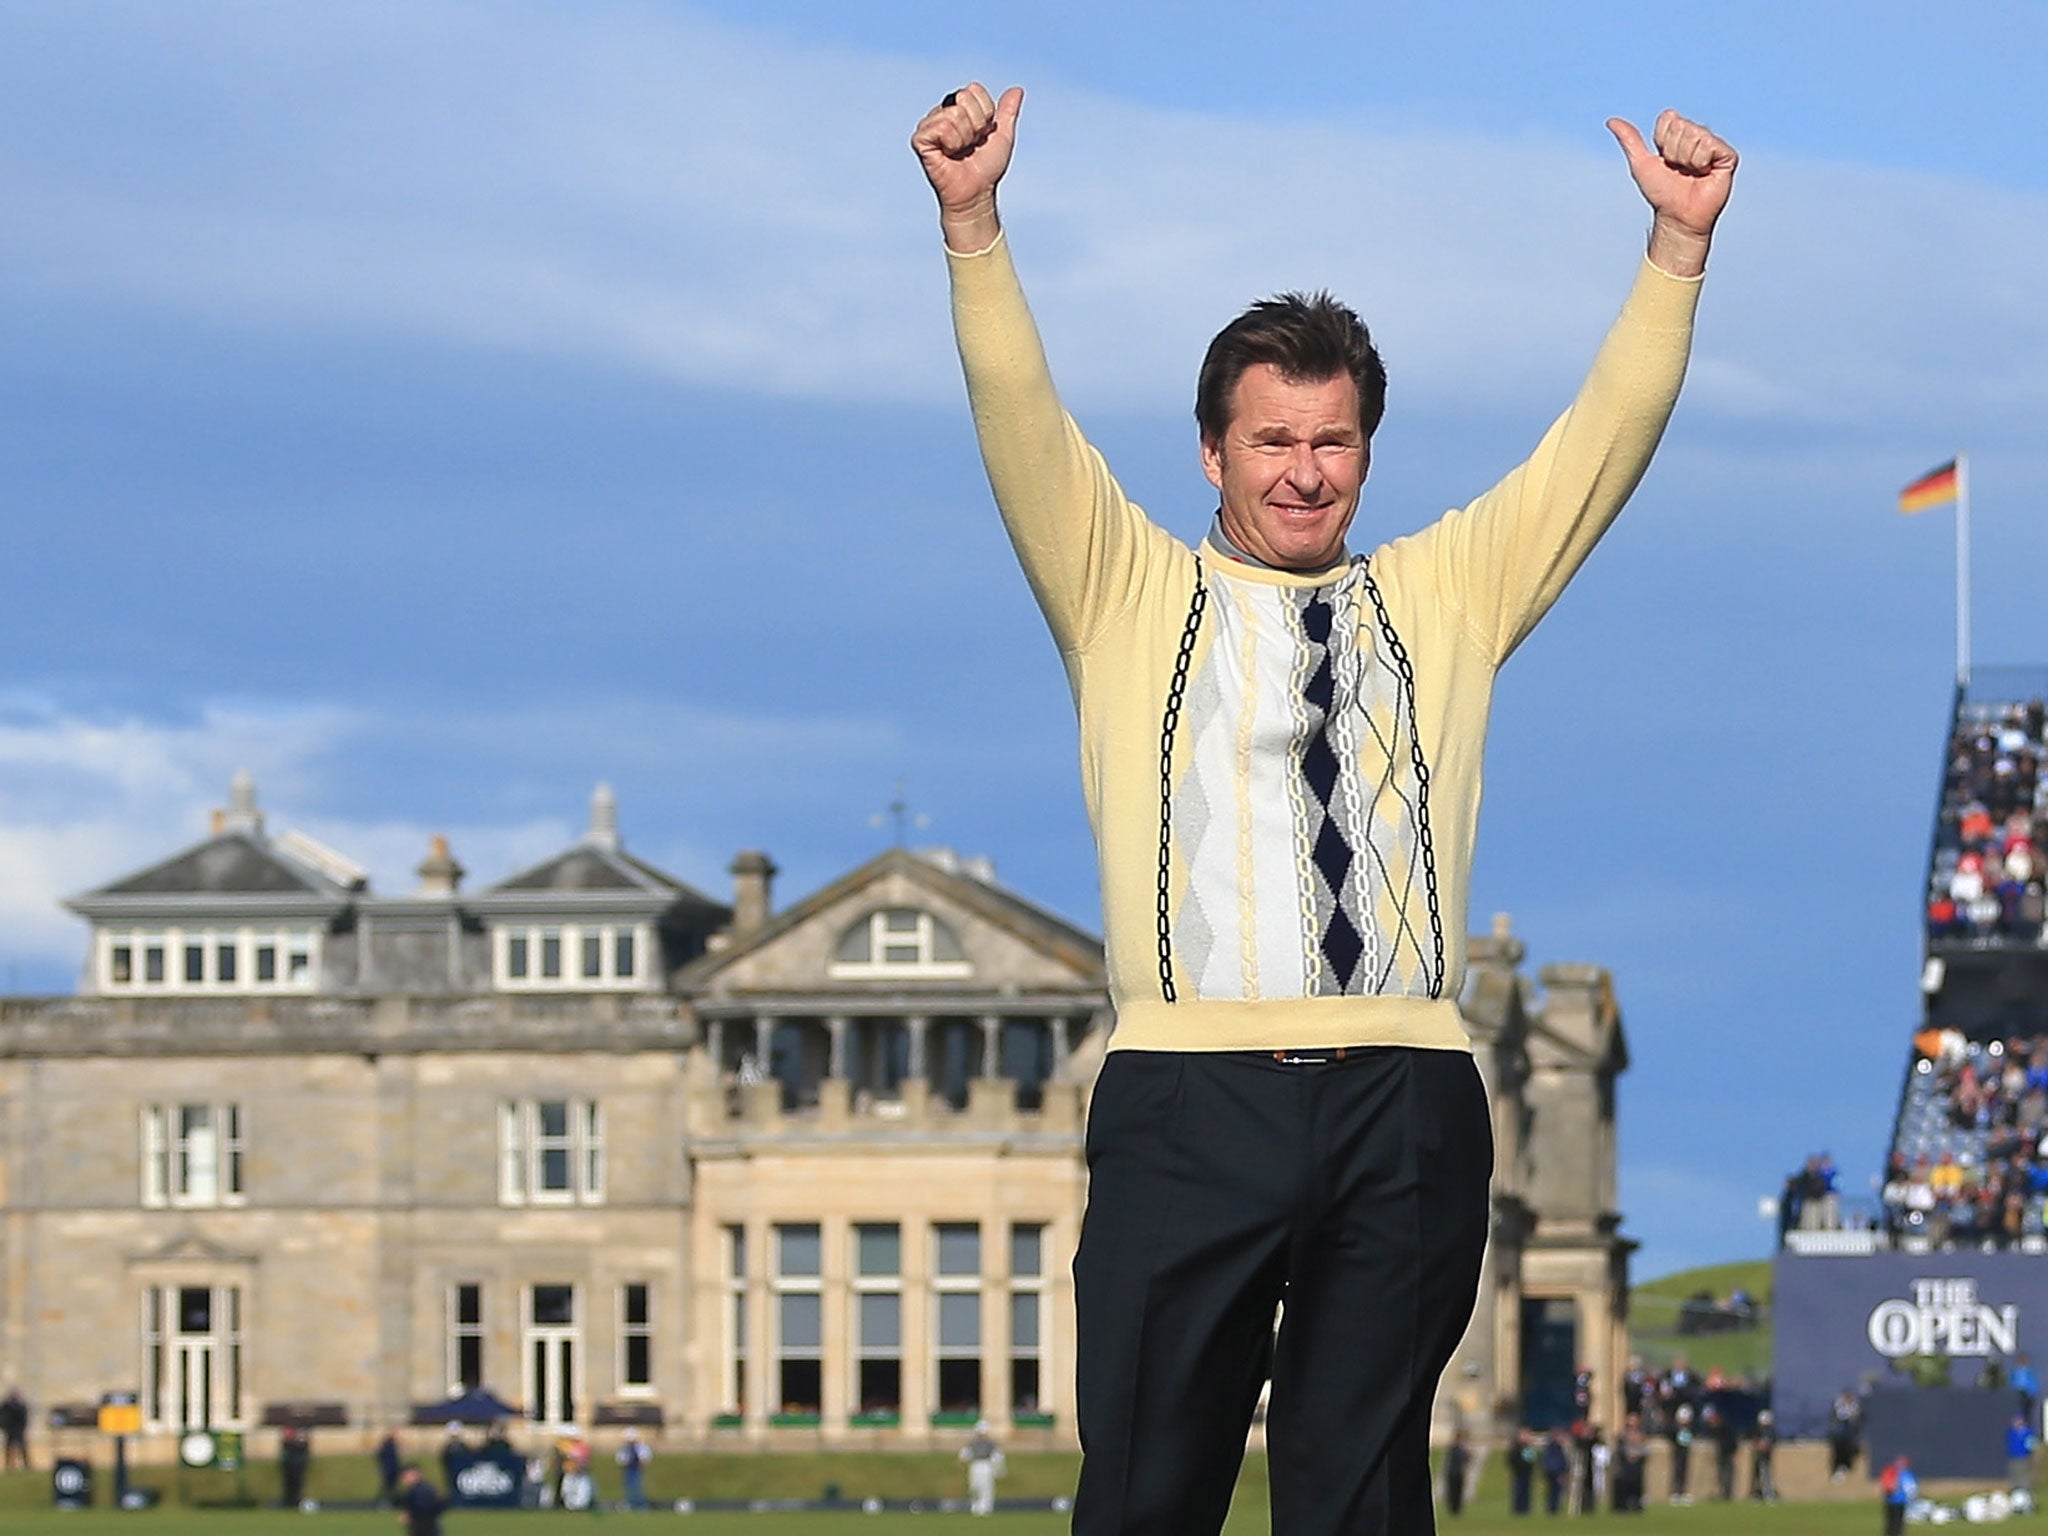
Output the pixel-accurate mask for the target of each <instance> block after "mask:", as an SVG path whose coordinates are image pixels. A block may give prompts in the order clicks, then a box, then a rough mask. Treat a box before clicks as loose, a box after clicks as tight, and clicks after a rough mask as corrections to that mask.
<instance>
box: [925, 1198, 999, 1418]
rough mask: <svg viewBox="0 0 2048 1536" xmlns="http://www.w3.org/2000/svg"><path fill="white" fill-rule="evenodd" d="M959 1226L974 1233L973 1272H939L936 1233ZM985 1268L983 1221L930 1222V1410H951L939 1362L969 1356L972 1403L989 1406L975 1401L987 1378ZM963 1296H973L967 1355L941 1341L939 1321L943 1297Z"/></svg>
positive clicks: (987, 1336) (986, 1258)
mask: <svg viewBox="0 0 2048 1536" xmlns="http://www.w3.org/2000/svg"><path fill="white" fill-rule="evenodd" d="M962 1227H965V1228H970V1229H972V1230H973V1232H974V1235H975V1236H974V1242H975V1247H974V1254H975V1259H976V1264H975V1272H974V1273H973V1274H971V1275H948V1274H943V1273H941V1272H940V1269H939V1243H940V1233H942V1232H944V1231H945V1230H947V1229H948V1228H962ZM987 1268H988V1232H987V1230H986V1224H985V1223H983V1222H979V1221H935V1222H933V1223H932V1227H931V1277H932V1282H931V1283H932V1313H931V1319H932V1321H931V1347H932V1356H931V1361H932V1364H931V1404H932V1411H933V1412H935V1413H946V1412H950V1411H952V1410H950V1409H948V1407H947V1406H946V1403H945V1400H944V1397H943V1394H942V1393H941V1392H940V1390H939V1377H940V1370H941V1362H942V1361H946V1360H966V1359H970V1358H971V1359H973V1360H974V1361H975V1364H976V1376H975V1381H976V1385H975V1394H974V1395H975V1397H976V1399H977V1401H976V1404H975V1406H976V1407H977V1408H978V1409H980V1410H981V1411H982V1412H983V1413H984V1414H985V1413H987V1411H988V1408H989V1405H988V1404H987V1403H986V1402H982V1401H979V1399H980V1398H981V1397H982V1393H983V1388H984V1386H985V1385H986V1383H987V1381H988V1345H989V1334H990V1332H991V1330H990V1328H989V1316H988V1295H987V1287H986V1286H985V1284H984V1283H983V1280H982V1275H983V1272H984V1271H985V1270H986V1269H987ZM964 1295H972V1296H973V1297H975V1299H976V1304H975V1319H976V1327H975V1330H974V1332H975V1344H974V1353H973V1354H972V1355H971V1356H969V1355H967V1354H965V1353H962V1351H961V1350H960V1348H959V1346H958V1345H948V1344H946V1343H945V1342H944V1332H943V1328H942V1326H941V1320H940V1315H941V1313H942V1311H943V1310H944V1307H945V1300H944V1298H946V1297H947V1296H964Z"/></svg>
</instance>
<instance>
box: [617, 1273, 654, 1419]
mask: <svg viewBox="0 0 2048 1536" xmlns="http://www.w3.org/2000/svg"><path fill="white" fill-rule="evenodd" d="M635 1290H638V1291H639V1292H640V1297H641V1310H642V1314H643V1315H642V1320H641V1321H640V1322H637V1323H636V1322H634V1321H633V1320H632V1316H633V1314H632V1308H631V1307H629V1306H628V1305H627V1303H628V1302H629V1301H630V1300H631V1298H632V1293H633V1292H634V1291H635ZM618 1338H619V1350H618V1355H619V1358H618V1374H617V1376H616V1378H615V1379H616V1380H617V1383H618V1392H619V1396H620V1397H652V1396H654V1283H653V1282H652V1281H649V1280H622V1281H620V1282H619V1328H618ZM634 1339H643V1340H645V1341H646V1344H647V1375H646V1378H645V1379H644V1380H641V1381H634V1380H633V1379H632V1375H631V1370H630V1366H629V1365H628V1361H629V1360H630V1359H631V1358H632V1356H631V1351H630V1350H629V1348H628V1346H629V1345H630V1344H631V1343H632V1341H633V1340H634Z"/></svg>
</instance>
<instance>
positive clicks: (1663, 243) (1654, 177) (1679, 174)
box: [1607, 111, 1737, 277]
mask: <svg viewBox="0 0 2048 1536" xmlns="http://www.w3.org/2000/svg"><path fill="white" fill-rule="evenodd" d="M1607 131H1608V132H1609V133H1612V134H1613V135H1614V138H1615V141H1616V142H1617V143H1618V144H1620V145H1621V151H1622V153H1623V154H1625V155H1627V156H1628V170H1629V174H1630V175H1631V176H1633V177H1634V178H1635V183H1636V186H1637V187H1638V188H1640V189H1641V191H1642V194H1643V197H1644V200H1645V201H1647V202H1648V203H1649V205H1650V211H1651V212H1652V214H1654V215H1655V218H1654V220H1653V222H1652V224H1651V226H1650V259H1651V260H1652V261H1654V262H1656V263H1657V265H1658V266H1660V267H1663V268H1664V269H1665V270H1666V271H1667V272H1671V273H1674V274H1676V275H1677V276H1680V277H1692V276H1697V275H1698V274H1699V273H1700V272H1702V271H1704V270H1705V268H1706V263H1707V247H1708V245H1709V244H1710V243H1711V241H1712V240H1713V236H1714V223H1715V221H1716V220H1717V219H1719V218H1720V217H1721V210H1722V209H1723V208H1725V207H1727V206H1728V193H1729V191H1730V190H1731V189H1732V188H1733V186H1734V184H1735V166H1736V160H1737V156H1736V153H1735V151H1734V149H1733V148H1731V147H1730V146H1729V144H1728V142H1727V141H1726V140H1725V139H1722V138H1720V137H1718V136H1716V135H1715V134H1714V132H1713V131H1712V130H1711V129H1708V128H1705V127H1702V126H1701V125H1700V124H1698V123H1695V122H1690V121H1688V120H1687V119H1685V118H1682V117H1680V116H1679V115H1678V114H1677V113H1676V112H1670V111H1667V112H1663V113H1660V114H1659V115H1658V118H1657V125H1656V128H1655V130H1654V132H1655V135H1656V140H1657V144H1656V148H1654V149H1652V148H1651V147H1650V146H1649V145H1647V144H1645V143H1644V142H1643V136H1642V135H1641V134H1640V133H1638V132H1636V130H1635V127H1634V125H1632V124H1630V123H1628V122H1626V121H1624V120H1623V119H1621V118H1618V117H1610V118H1609V119H1608V120H1607Z"/></svg>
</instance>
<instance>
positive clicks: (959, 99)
mask: <svg viewBox="0 0 2048 1536" xmlns="http://www.w3.org/2000/svg"><path fill="white" fill-rule="evenodd" d="M949 103H950V104H949ZM1023 105H1024V91H1023V88H1022V87H1021V86H1015V85H1013V86H1011V87H1010V88H1009V89H1008V90H1007V91H1005V92H1003V98H1002V100H1001V101H997V100H995V99H994V98H992V97H991V96H990V95H989V93H988V91H987V89H986V88H984V87H983V86H982V85H981V84H980V83H979V82H977V83H975V84H973V85H966V86H962V87H961V88H960V89H959V90H957V91H954V92H952V93H951V94H950V95H949V96H948V97H947V98H946V101H945V102H942V103H940V104H939V105H938V106H936V107H933V108H932V109H931V111H929V112H927V113H925V115H924V117H923V118H922V120H920V121H919V123H918V125H917V127H916V128H915V129H914V130H913V131H912V132H911V135H910V147H911V148H912V149H913V150H915V151H916V152H917V158H918V163H919V164H920V165H922V166H923V167H924V174H925V180H927V181H929V182H930V183H931V184H932V192H933V194H934V195H935V196H936V197H937V198H938V200H939V227H940V228H941V229H943V230H944V231H945V235H946V243H947V244H948V245H950V246H951V247H952V248H953V249H954V250H956V251H972V250H980V249H982V248H984V247H986V246H987V245H989V244H990V243H991V242H992V241H993V240H994V239H995V237H996V233H997V231H998V230H999V229H1000V228H1001V225H1000V223H999V222H998V220H997V218H996V184H997V183H998V182H1000V181H1001V180H1002V179H1003V173H1004V172H1005V171H1007V170H1009V168H1010V155H1011V152H1012V151H1013V150H1015V148H1016V146H1017V113H1018V112H1019V111H1020V110H1021V109H1022V108H1023Z"/></svg>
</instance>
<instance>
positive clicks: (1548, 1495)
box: [1543, 1424, 1572, 1515]
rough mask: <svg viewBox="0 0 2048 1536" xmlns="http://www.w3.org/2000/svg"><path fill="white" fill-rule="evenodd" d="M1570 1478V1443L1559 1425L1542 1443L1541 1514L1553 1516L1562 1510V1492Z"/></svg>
mask: <svg viewBox="0 0 2048 1536" xmlns="http://www.w3.org/2000/svg"><path fill="white" fill-rule="evenodd" d="M1571 1478H1572V1448H1571V1442H1570V1441H1569V1440H1568V1439H1567V1438H1566V1436H1565V1430H1564V1426H1563V1425H1562V1424H1560V1425H1558V1427H1557V1428H1555V1429H1553V1430H1552V1431H1551V1432H1550V1434H1549V1436H1548V1437H1547V1438H1546V1439H1545V1440H1544V1442H1543V1513H1545V1514H1546V1515H1555V1514H1558V1513H1559V1512H1561V1511H1562V1510H1563V1509H1564V1491H1565V1488H1566V1486H1567V1485H1568V1484H1569V1483H1570V1482H1571Z"/></svg>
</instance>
